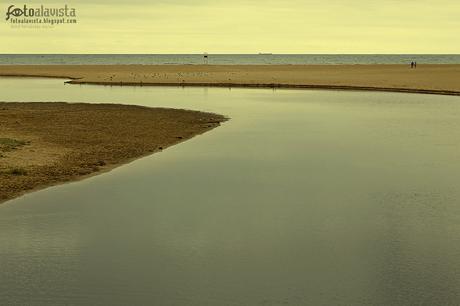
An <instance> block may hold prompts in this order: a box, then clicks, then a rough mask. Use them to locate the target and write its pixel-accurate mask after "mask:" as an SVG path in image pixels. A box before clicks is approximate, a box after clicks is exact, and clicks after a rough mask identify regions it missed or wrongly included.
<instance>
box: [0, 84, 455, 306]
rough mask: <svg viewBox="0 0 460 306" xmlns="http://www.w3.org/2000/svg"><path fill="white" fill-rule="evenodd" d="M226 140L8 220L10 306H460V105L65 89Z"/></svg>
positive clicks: (48, 91) (0, 97)
mask: <svg viewBox="0 0 460 306" xmlns="http://www.w3.org/2000/svg"><path fill="white" fill-rule="evenodd" d="M0 88H1V90H0V101H68V102H95V103H100V102H108V103H123V104H136V105H145V106H151V107H173V108H186V109H196V110H203V111H211V112H217V113H220V114H224V115H227V116H229V117H230V118H231V120H229V121H228V122H226V123H224V124H223V125H222V126H221V127H219V128H216V129H214V130H212V131H210V132H208V133H205V134H203V135H200V136H198V137H196V138H193V139H191V140H189V141H186V142H184V143H181V144H179V145H177V146H173V147H171V148H168V149H167V150H165V151H163V152H161V153H158V154H154V155H152V156H148V157H146V158H142V159H140V160H137V161H135V162H133V163H130V164H128V165H124V166H122V167H120V168H117V169H115V170H114V171H111V172H109V173H105V174H102V175H100V176H95V177H92V178H89V179H87V180H83V181H80V182H75V183H71V184H65V185H60V186H55V187H52V188H48V189H46V190H42V191H39V192H34V193H29V194H27V195H25V196H23V197H20V198H18V199H15V200H13V201H10V202H8V203H5V204H3V205H0V305H2V306H3V305H33V306H41V305H43V306H54V305H56V306H58V305H59V306H61V305H69V306H73V305H75V306H87V305H101V306H105V305H107V306H118V305H120V306H126V305H161V306H183V305H187V306H189V305H190V306H195V305H196V306H215V305H218V306H221V305H222V306H224V305H226V306H247V305H251V306H252V305H264V306H267V305H268V306H270V305H271V306H279V305H293V306H302V305H314V306H321V305H327V306H330V305H334V306H335V305H344V306H345V305H346V306H348V305H365V306H367V305H372V306H380V305H381V306H388V305H391V306H398V305H401V306H406V305H460V290H459V288H460V256H459V254H460V236H459V233H460V205H458V204H459V200H458V199H459V198H460V185H459V183H458V182H459V181H460V159H459V157H458V152H459V151H460V103H459V102H460V98H459V97H450V96H436V95H415V94H401V93H383V92H353V91H322V90H271V89H237V88H232V89H227V88H181V87H128V86H126V87H116V86H112V87H110V86H85V85H82V86H80V85H64V82H63V80H59V79H37V78H26V79H21V78H0Z"/></svg>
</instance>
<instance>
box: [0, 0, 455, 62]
mask: <svg viewBox="0 0 460 306" xmlns="http://www.w3.org/2000/svg"><path fill="white" fill-rule="evenodd" d="M14 3H15V1H13V2H11V3H4V2H3V3H2V4H1V9H2V16H4V17H5V12H6V8H7V7H8V6H9V5H10V4H14ZM16 3H17V4H18V5H19V4H23V3H26V4H29V5H30V6H37V5H40V4H44V5H46V6H50V7H60V6H63V5H64V4H65V3H68V5H69V6H71V7H75V8H76V10H77V18H78V24H76V25H74V24H67V25H59V26H56V27H55V28H51V29H50V28H12V27H11V25H10V24H9V23H7V22H6V21H5V18H4V17H3V18H2V21H1V24H0V37H1V39H2V41H1V44H0V53H202V52H209V53H258V52H273V53H460V39H459V33H460V17H459V16H460V1H459V0H380V1H377V0H303V1H301V0H277V1H272V0H246V1H242V0H241V1H240V0H233V1H232V0H227V1H223V0H201V1H199V0H130V1H121V0H115V1H110V4H109V3H108V1H102V0H95V1H90V0H79V1H67V2H65V1H63V2H54V1H53V2H51V1H37V0H33V1H27V0H26V1H23V2H16Z"/></svg>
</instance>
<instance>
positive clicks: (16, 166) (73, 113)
mask: <svg viewBox="0 0 460 306" xmlns="http://www.w3.org/2000/svg"><path fill="white" fill-rule="evenodd" d="M225 120H226V119H225V118H224V117H223V116H220V115H216V114H212V113H203V112H196V111H187V110H176V109H163V108H147V107H141V106H131V105H120V104H82V103H76V104H68V103H57V102H53V103H6V102H0V203H2V202H4V201H6V200H9V199H12V198H14V197H17V196H19V195H21V194H23V193H25V192H27V191H32V190H37V189H41V188H44V187H47V186H50V185H56V184H59V183H64V182H69V181H74V180H79V179H83V178H86V177H88V176H91V175H94V174H96V173H102V172H104V171H108V170H111V169H113V168H115V167H117V166H119V165H121V164H124V163H127V162H129V161H132V160H133V159H136V158H139V157H142V156H145V155H149V154H152V153H154V152H159V151H162V150H164V149H165V148H167V147H169V146H171V145H174V144H177V143H179V142H182V141H184V140H187V139H189V138H191V137H193V136H195V135H198V134H201V133H204V132H206V131H209V130H211V129H213V128H215V127H217V126H218V125H219V124H220V123H221V122H222V121H225Z"/></svg>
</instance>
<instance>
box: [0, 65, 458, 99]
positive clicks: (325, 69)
mask: <svg viewBox="0 0 460 306" xmlns="http://www.w3.org/2000/svg"><path fill="white" fill-rule="evenodd" d="M0 76H37V77H38V76H42V77H60V78H68V79H71V81H70V82H69V83H72V84H103V85H139V86H145V85H152V86H153V85H173V86H177V85H180V86H224V87H281V88H324V89H352V90H379V91H394V92H414V93H431V94H446V95H460V82H459V80H460V65H419V66H418V67H417V69H411V68H410V65H264V66H260V65H244V66H241V65H220V66H216V65H29V66H27V65H13V66H0Z"/></svg>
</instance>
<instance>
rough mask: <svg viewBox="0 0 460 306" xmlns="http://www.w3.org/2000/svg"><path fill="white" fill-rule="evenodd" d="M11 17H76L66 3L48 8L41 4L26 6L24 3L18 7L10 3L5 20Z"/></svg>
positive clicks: (72, 9) (73, 10)
mask: <svg viewBox="0 0 460 306" xmlns="http://www.w3.org/2000/svg"><path fill="white" fill-rule="evenodd" d="M11 16H13V17H76V12H75V9H74V8H69V7H68V6H67V4H66V5H65V6H64V7H60V8H50V7H45V6H43V5H41V6H40V7H35V8H33V7H27V5H26V4H24V6H23V7H21V8H19V7H16V6H15V5H10V6H9V7H8V10H7V11H6V20H9V19H10V18H11Z"/></svg>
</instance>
